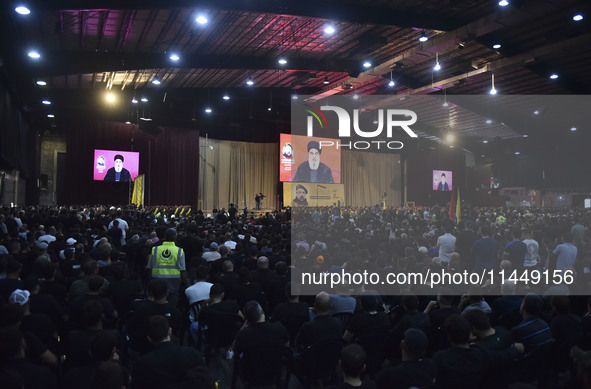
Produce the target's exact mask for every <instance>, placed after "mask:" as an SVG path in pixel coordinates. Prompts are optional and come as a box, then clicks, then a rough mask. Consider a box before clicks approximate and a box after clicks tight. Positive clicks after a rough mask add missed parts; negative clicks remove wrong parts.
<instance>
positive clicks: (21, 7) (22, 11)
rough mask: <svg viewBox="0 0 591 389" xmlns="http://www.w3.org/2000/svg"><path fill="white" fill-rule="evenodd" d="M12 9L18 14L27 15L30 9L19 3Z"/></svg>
mask: <svg viewBox="0 0 591 389" xmlns="http://www.w3.org/2000/svg"><path fill="white" fill-rule="evenodd" d="M14 11H15V12H16V13H17V14H20V15H28V14H30V13H31V10H30V9H28V8H27V7H25V6H24V5H19V6H18V7H16V8H15V9H14Z"/></svg>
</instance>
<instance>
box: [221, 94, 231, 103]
mask: <svg viewBox="0 0 591 389" xmlns="http://www.w3.org/2000/svg"><path fill="white" fill-rule="evenodd" d="M222 99H224V100H226V101H228V100H230V96H229V95H228V94H227V93H226V94H225V95H224V96H223V97H222Z"/></svg>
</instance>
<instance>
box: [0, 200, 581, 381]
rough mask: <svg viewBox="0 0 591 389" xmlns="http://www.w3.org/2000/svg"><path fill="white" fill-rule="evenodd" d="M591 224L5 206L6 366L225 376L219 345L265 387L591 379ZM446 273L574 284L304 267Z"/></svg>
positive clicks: (313, 211) (377, 212)
mask: <svg viewBox="0 0 591 389" xmlns="http://www.w3.org/2000/svg"><path fill="white" fill-rule="evenodd" d="M590 226H591V213H589V212H588V211H587V210H584V209H573V210H570V209H504V208H498V209H493V208H485V207H482V208H479V207H471V206H469V205H467V204H463V205H462V213H461V215H460V220H450V218H449V216H448V213H447V210H446V208H444V207H428V208H427V207H412V208H405V207H396V208H388V209H382V208H380V207H378V206H376V207H364V208H352V207H326V208H308V207H298V208H294V209H293V210H290V209H285V210H282V211H276V212H273V213H267V214H265V215H263V216H254V215H251V216H249V215H246V214H239V213H238V212H237V210H233V211H232V212H226V211H225V210H223V209H222V210H220V211H217V210H216V211H213V212H211V214H205V215H204V214H203V213H202V212H201V211H191V210H190V209H189V210H188V211H186V209H183V208H178V207H171V208H166V207H164V208H155V207H154V208H145V209H135V208H131V207H123V208H114V207H110V208H109V207H24V208H9V207H4V208H0V305H1V307H0V310H1V311H2V312H1V313H0V372H1V373H0V377H1V378H0V381H1V382H2V387H7V388H12V387H14V388H21V387H24V388H46V387H47V388H57V387H60V388H90V387H93V388H95V387H96V388H111V387H113V388H115V387H117V388H121V387H132V388H150V387H154V388H168V387H170V388H215V387H216V381H218V382H219V383H220V385H221V386H222V387H223V386H224V385H225V384H228V385H229V383H230V381H232V378H231V377H223V376H220V375H221V374H227V372H224V371H219V369H212V363H214V362H213V361H214V360H216V358H221V360H228V361H229V360H232V361H233V362H232V363H233V370H234V373H235V374H234V376H235V377H239V378H240V379H241V380H238V381H243V382H251V383H255V384H256V382H257V380H261V379H263V380H264V379H272V380H276V381H279V380H280V379H282V378H283V379H285V378H286V377H291V378H290V381H291V384H290V386H292V385H298V384H301V385H303V386H304V387H312V386H314V385H322V384H323V383H324V384H325V386H330V385H333V386H335V387H338V388H350V387H359V388H376V387H377V388H380V389H382V388H410V387H418V388H468V387H474V388H477V387H485V388H486V387H490V388H504V387H509V386H511V387H514V388H517V387H521V388H528V387H548V388H570V387H581V388H585V387H589V388H591V351H586V350H591V314H590V313H591V299H589V296H590V295H591V293H589V292H588V288H589V277H590V275H591V250H590V248H589V242H590V239H589V227H590ZM443 269H444V270H446V271H449V272H462V271H469V272H481V271H484V272H487V271H490V270H495V271H496V270H498V269H504V270H506V273H504V274H511V272H512V271H513V270H516V271H518V272H519V273H518V274H519V275H521V274H528V272H530V273H531V272H532V271H534V270H536V271H538V272H544V271H547V270H548V271H550V272H551V274H555V273H554V272H555V271H556V272H559V274H565V273H566V272H571V273H572V278H573V279H572V282H565V279H564V277H560V281H561V282H537V283H533V282H531V280H528V279H523V278H521V279H520V277H516V278H512V279H509V277H508V279H507V280H502V281H506V282H494V281H495V280H493V279H489V280H488V282H486V283H483V284H480V285H477V287H474V286H472V287H469V286H468V285H466V288H465V290H464V291H463V292H462V293H456V292H457V291H456V290H454V289H450V288H447V287H445V286H437V287H434V286H433V285H428V284H424V285H414V286H413V287H409V286H408V285H406V286H405V285H388V286H387V287H385V286H381V285H368V284H347V283H341V284H338V285H333V287H330V286H329V285H316V289H317V290H314V291H313V293H311V292H310V291H309V290H308V289H306V288H304V286H303V285H300V282H299V281H300V280H301V278H300V277H299V276H300V275H301V274H302V273H303V272H312V273H317V274H331V273H340V272H347V273H353V272H362V271H364V270H369V271H375V272H410V271H415V272H423V273H424V272H426V271H439V270H443ZM497 281H498V280H497ZM304 291H305V292H304ZM228 363H229V362H228ZM337 365H338V366H340V367H339V369H338V374H336V373H335V372H336V371H337ZM222 370H223V369H222ZM292 380H295V381H297V384H294V381H292ZM528 385H529V386H528Z"/></svg>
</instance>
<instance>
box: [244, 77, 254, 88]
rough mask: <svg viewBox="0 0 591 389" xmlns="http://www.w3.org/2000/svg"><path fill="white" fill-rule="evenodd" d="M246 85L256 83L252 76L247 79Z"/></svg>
mask: <svg viewBox="0 0 591 389" xmlns="http://www.w3.org/2000/svg"><path fill="white" fill-rule="evenodd" d="M246 85H248V86H252V85H254V81H253V80H252V78H249V79H248V80H246Z"/></svg>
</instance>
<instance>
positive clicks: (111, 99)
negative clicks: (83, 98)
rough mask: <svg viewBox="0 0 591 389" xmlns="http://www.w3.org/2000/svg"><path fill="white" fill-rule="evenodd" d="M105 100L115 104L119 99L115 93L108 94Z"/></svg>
mask: <svg viewBox="0 0 591 389" xmlns="http://www.w3.org/2000/svg"><path fill="white" fill-rule="evenodd" d="M105 99H106V100H107V103H114V102H115V100H117V97H116V96H115V95H114V94H113V93H107V94H106V95H105Z"/></svg>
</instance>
